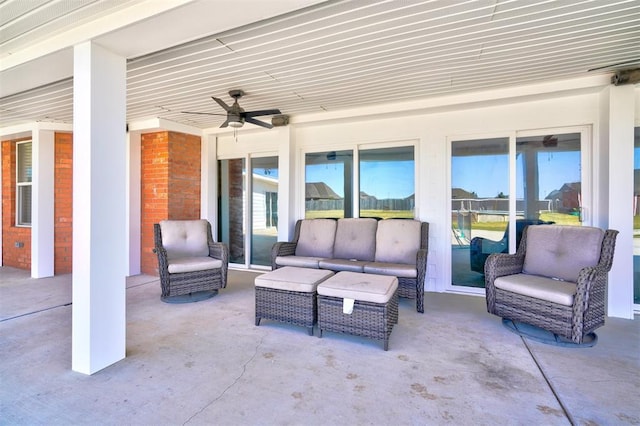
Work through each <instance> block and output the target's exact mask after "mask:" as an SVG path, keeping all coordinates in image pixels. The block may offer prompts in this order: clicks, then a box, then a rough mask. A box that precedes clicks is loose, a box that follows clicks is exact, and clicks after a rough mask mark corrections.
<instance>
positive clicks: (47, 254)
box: [31, 129, 55, 278]
mask: <svg viewBox="0 0 640 426" xmlns="http://www.w3.org/2000/svg"><path fill="white" fill-rule="evenodd" d="M31 147H32V155H33V157H32V161H33V164H32V165H33V177H32V178H33V179H32V187H31V188H32V192H31V277H32V278H44V277H52V276H53V274H54V241H53V240H54V191H53V186H54V167H55V134H54V132H53V131H51V130H38V129H34V131H33V134H32V139H31Z"/></svg>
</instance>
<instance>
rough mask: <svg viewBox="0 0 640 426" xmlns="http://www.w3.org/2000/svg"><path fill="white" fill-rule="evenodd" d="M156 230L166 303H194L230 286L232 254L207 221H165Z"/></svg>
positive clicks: (156, 226)
mask: <svg viewBox="0 0 640 426" xmlns="http://www.w3.org/2000/svg"><path fill="white" fill-rule="evenodd" d="M153 230H154V238H155V248H154V250H153V252H154V253H156V254H157V255H158V272H159V274H160V285H161V287H162V296H161V299H162V300H163V301H165V302H172V303H181V302H194V301H198V300H202V299H206V298H209V297H212V296H213V295H215V294H216V293H217V292H218V289H221V288H225V287H226V286H227V269H228V265H229V252H228V249H227V246H226V245H225V244H224V243H218V242H214V241H213V237H212V234H211V224H210V223H209V222H208V221H207V220H163V221H161V222H160V223H156V224H154V225H153Z"/></svg>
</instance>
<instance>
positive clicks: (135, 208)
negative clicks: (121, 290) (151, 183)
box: [126, 132, 142, 276]
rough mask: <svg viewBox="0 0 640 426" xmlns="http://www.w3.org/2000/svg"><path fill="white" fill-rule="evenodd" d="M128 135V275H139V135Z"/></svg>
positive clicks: (133, 133)
mask: <svg viewBox="0 0 640 426" xmlns="http://www.w3.org/2000/svg"><path fill="white" fill-rule="evenodd" d="M127 135H128V138H127V139H128V141H129V149H128V151H127V152H128V156H127V225H126V228H127V229H128V230H129V244H128V249H129V250H128V256H127V257H128V259H129V267H128V271H129V272H128V275H129V276H131V275H138V274H140V250H141V248H140V246H141V242H140V220H141V219H140V215H141V207H140V204H141V189H140V173H141V167H142V165H141V163H140V161H141V154H142V153H141V151H140V146H141V145H140V139H141V138H140V133H139V132H130V133H128V134H127Z"/></svg>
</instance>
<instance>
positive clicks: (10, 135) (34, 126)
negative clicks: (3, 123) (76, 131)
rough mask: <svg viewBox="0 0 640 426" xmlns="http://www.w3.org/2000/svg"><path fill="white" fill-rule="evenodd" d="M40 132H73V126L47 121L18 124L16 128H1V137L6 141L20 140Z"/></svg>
mask: <svg viewBox="0 0 640 426" xmlns="http://www.w3.org/2000/svg"><path fill="white" fill-rule="evenodd" d="M39 130H51V131H54V132H72V131H73V124H67V123H53V122H47V121H38V122H31V123H24V124H16V125H15V126H8V127H2V128H0V137H1V138H2V139H4V140H6V139H19V138H24V137H29V136H31V135H32V134H33V132H37V131H39Z"/></svg>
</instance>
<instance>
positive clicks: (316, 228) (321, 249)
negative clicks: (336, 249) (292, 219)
mask: <svg viewBox="0 0 640 426" xmlns="http://www.w3.org/2000/svg"><path fill="white" fill-rule="evenodd" d="M335 235H336V221H335V220H334V219H305V220H303V221H302V223H301V224H300V235H299V237H298V243H297V244H296V256H306V257H320V258H324V257H333V245H334V243H335Z"/></svg>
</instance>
